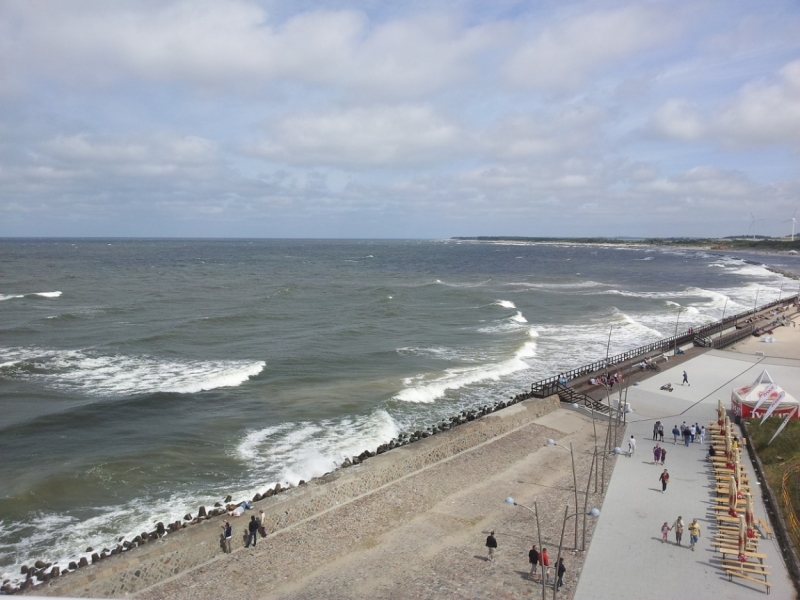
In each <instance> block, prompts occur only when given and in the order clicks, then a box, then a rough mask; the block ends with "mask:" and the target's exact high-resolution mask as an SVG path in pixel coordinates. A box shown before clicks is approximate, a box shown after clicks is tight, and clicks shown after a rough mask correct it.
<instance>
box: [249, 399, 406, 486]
mask: <svg viewBox="0 0 800 600" xmlns="http://www.w3.org/2000/svg"><path fill="white" fill-rule="evenodd" d="M399 431H400V429H399V427H398V425H397V423H396V422H395V421H394V419H392V417H391V416H390V415H389V413H387V412H386V411H385V410H376V411H374V412H373V413H371V414H370V415H368V416H366V417H361V418H356V417H343V418H340V419H327V420H323V421H320V422H317V423H313V422H308V421H304V422H300V423H286V424H281V425H277V426H273V427H266V428H264V429H260V430H257V431H253V432H250V433H249V434H248V435H247V436H245V439H244V440H243V441H242V442H241V443H240V444H239V446H238V447H237V448H236V456H237V458H239V459H240V460H242V461H244V462H247V463H249V464H253V465H255V466H256V467H257V468H262V467H265V466H267V465H272V466H274V465H280V468H281V471H280V473H279V475H278V477H277V478H278V480H279V481H281V482H286V483H291V484H292V485H297V483H299V481H300V479H305V480H308V479H311V478H314V477H319V476H321V475H324V474H325V473H327V472H329V471H332V470H333V469H335V468H336V467H338V466H339V465H340V464H341V463H342V460H343V459H344V458H345V457H348V456H353V455H357V454H360V453H361V452H362V451H364V450H365V449H374V448H375V447H376V446H378V445H380V444H382V443H384V442H386V441H388V440H390V439H392V438H393V437H395V436H396V435H397V434H398V433H399Z"/></svg>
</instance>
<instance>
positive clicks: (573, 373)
mask: <svg viewBox="0 0 800 600" xmlns="http://www.w3.org/2000/svg"><path fill="white" fill-rule="evenodd" d="M798 298H800V294H795V295H793V296H787V297H786V298H783V299H780V300H775V301H773V302H769V303H767V304H763V305H761V306H759V307H757V308H753V309H750V310H747V311H744V312H740V313H738V314H735V315H731V316H730V317H725V318H724V319H720V320H719V321H714V322H713V323H709V324H708V325H703V326H702V327H698V328H696V329H687V330H686V331H684V332H682V333H679V334H678V335H673V336H670V337H668V338H663V339H660V340H658V341H657V342H652V343H650V344H646V345H644V346H639V347H638V348H634V349H633V350H628V351H626V352H623V353H622V354H616V355H614V356H609V357H608V358H604V359H601V360H596V361H594V362H592V363H589V364H586V365H583V366H581V367H577V368H575V369H570V370H566V371H562V372H561V375H553V376H551V377H548V378H546V379H542V380H540V381H537V382H535V383H532V384H531V393H532V394H533V395H534V396H535V397H537V398H546V397H547V396H550V395H552V394H557V393H559V391H561V392H563V389H564V387H563V386H559V383H558V378H559V377H560V376H564V377H566V378H567V379H568V380H573V379H578V378H580V377H583V376H585V375H589V374H591V373H597V372H598V371H603V370H605V369H606V368H608V367H611V366H613V365H617V364H620V363H623V362H625V361H629V360H631V359H634V358H638V357H642V356H647V355H649V354H652V353H659V352H660V353H664V352H666V351H668V350H672V349H675V348H677V347H678V346H683V345H685V344H688V343H695V342H697V344H696V345H698V346H707V347H708V341H707V340H708V339H709V338H710V337H711V336H713V335H714V334H715V333H721V332H723V331H725V330H726V329H728V328H730V327H731V326H735V325H736V324H737V323H738V321H739V320H741V319H746V318H748V317H751V316H753V315H756V314H758V313H760V312H763V311H765V310H770V309H772V308H775V307H776V306H784V305H790V304H793V303H795V302H797V300H798ZM754 329H755V325H753V324H750V323H748V324H747V326H746V327H744V328H742V329H737V330H736V331H734V332H731V333H730V334H728V335H726V336H721V338H720V339H719V341H718V340H717V339H714V340H712V346H711V347H714V348H722V347H724V346H727V345H729V344H732V343H733V342H736V341H738V340H740V339H742V338H744V337H747V336H748V335H750V334H752V333H753V330H754ZM723 342H724V343H723Z"/></svg>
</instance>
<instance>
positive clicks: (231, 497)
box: [225, 494, 233, 504]
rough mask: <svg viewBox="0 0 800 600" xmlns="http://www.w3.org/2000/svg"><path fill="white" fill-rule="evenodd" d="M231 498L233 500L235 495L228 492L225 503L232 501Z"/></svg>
mask: <svg viewBox="0 0 800 600" xmlns="http://www.w3.org/2000/svg"><path fill="white" fill-rule="evenodd" d="M231 500H233V496H231V495H230V494H228V495H227V496H225V504H227V503H228V502H230V501H231Z"/></svg>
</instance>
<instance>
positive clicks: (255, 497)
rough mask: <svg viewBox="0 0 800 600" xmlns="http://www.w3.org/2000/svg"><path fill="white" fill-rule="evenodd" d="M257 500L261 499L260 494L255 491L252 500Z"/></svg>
mask: <svg viewBox="0 0 800 600" xmlns="http://www.w3.org/2000/svg"><path fill="white" fill-rule="evenodd" d="M259 500H261V494H259V493H258V492H256V495H255V496H253V502H258V501H259Z"/></svg>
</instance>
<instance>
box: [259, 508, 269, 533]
mask: <svg viewBox="0 0 800 600" xmlns="http://www.w3.org/2000/svg"><path fill="white" fill-rule="evenodd" d="M258 532H259V533H260V534H261V537H262V538H265V537H267V515H265V514H264V511H263V510H260V511H258Z"/></svg>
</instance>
